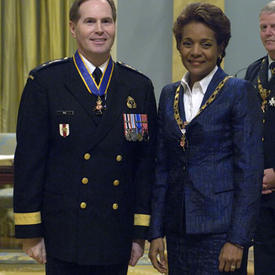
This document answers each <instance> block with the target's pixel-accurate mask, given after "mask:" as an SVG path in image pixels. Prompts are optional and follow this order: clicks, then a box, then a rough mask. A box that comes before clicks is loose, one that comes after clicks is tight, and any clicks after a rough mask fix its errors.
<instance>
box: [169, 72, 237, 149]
mask: <svg viewBox="0 0 275 275" xmlns="http://www.w3.org/2000/svg"><path fill="white" fill-rule="evenodd" d="M231 77H232V76H226V77H225V78H224V79H223V80H222V81H221V82H220V83H219V84H218V86H217V88H216V89H215V91H214V92H213V93H212V95H211V96H210V97H209V98H208V100H207V101H206V102H205V103H204V104H203V106H202V107H201V108H200V109H199V111H198V113H197V114H196V116H195V117H194V118H196V117H198V116H199V115H200V114H201V113H202V111H203V110H204V109H205V108H206V107H207V106H208V105H209V104H210V103H212V102H213V101H214V100H215V99H216V97H217V95H218V93H219V92H220V90H221V89H222V87H223V86H224V84H225V82H226V81H227V80H228V79H229V78H231ZM180 87H181V85H179V86H178V88H177V90H176V93H175V98H174V118H175V120H176V122H177V124H178V126H179V128H180V130H181V132H182V137H181V139H180V146H181V147H182V148H183V150H184V151H185V147H186V137H185V133H186V129H185V128H186V126H187V125H188V124H189V123H188V122H187V121H183V120H182V119H181V117H180V112H179V95H180ZM194 118H193V119H194Z"/></svg>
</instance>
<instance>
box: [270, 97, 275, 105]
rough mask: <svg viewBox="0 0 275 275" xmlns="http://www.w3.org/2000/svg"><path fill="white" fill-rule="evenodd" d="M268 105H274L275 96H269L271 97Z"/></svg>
mask: <svg viewBox="0 0 275 275" xmlns="http://www.w3.org/2000/svg"><path fill="white" fill-rule="evenodd" d="M269 105H270V106H272V107H275V97H271V99H270V100H269Z"/></svg>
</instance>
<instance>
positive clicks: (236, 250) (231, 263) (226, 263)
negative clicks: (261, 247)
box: [219, 242, 243, 272]
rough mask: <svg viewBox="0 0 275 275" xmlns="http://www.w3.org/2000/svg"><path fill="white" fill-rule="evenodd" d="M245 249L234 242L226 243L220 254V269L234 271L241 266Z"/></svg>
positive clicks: (221, 270)
mask: <svg viewBox="0 0 275 275" xmlns="http://www.w3.org/2000/svg"><path fill="white" fill-rule="evenodd" d="M242 258H243V249H242V248H240V247H237V246H236V245H234V244H232V243H228V242H227V243H225V244H224V246H223V247H222V249H221V252H220V256H219V262H220V264H219V271H220V272H223V271H225V272H229V271H231V272H234V271H235V270H236V269H239V268H240V267H241V263H242Z"/></svg>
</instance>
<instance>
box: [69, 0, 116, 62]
mask: <svg viewBox="0 0 275 275" xmlns="http://www.w3.org/2000/svg"><path fill="white" fill-rule="evenodd" d="M79 15H80V18H79V20H78V21H77V22H70V29H71V33H72V36H73V37H74V38H76V41H77V44H78V49H79V52H80V53H81V54H83V55H84V56H85V57H86V58H87V59H88V60H90V61H91V62H93V63H97V61H100V63H101V62H102V63H104V62H105V61H106V60H107V59H108V57H109V55H110V51H111V48H112V45H113V43H114V39H115V31H116V27H115V22H114V20H113V17H112V9H111V7H110V5H109V3H108V2H107V1H106V0H89V1H86V2H84V3H82V4H81V5H80V7H79ZM95 65H101V64H95Z"/></svg>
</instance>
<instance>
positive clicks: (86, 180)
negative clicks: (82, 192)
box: [81, 178, 89, 184]
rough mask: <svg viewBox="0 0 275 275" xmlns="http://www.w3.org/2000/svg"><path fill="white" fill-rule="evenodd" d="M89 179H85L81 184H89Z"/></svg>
mask: <svg viewBox="0 0 275 275" xmlns="http://www.w3.org/2000/svg"><path fill="white" fill-rule="evenodd" d="M88 181H89V180H88V178H83V179H82V180H81V182H82V183H83V184H87V183H88Z"/></svg>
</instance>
